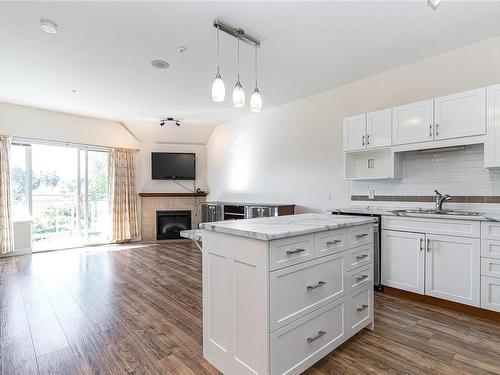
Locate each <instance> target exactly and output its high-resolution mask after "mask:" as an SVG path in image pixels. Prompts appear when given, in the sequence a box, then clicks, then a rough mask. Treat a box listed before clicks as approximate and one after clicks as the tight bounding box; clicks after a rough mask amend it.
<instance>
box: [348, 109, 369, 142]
mask: <svg viewBox="0 0 500 375" xmlns="http://www.w3.org/2000/svg"><path fill="white" fill-rule="evenodd" d="M364 148H366V115H365V114H362V115H357V116H352V117H347V118H345V119H344V150H345V151H352V150H362V149H364Z"/></svg>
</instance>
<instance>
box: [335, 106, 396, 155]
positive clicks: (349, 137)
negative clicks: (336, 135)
mask: <svg viewBox="0 0 500 375" xmlns="http://www.w3.org/2000/svg"><path fill="white" fill-rule="evenodd" d="M390 145H391V110H390V109H384V110H383V111H377V112H370V113H367V114H366V115H365V114H363V115H357V116H352V117H347V118H345V119H344V150H345V151H356V150H364V149H371V148H378V147H386V146H390Z"/></svg>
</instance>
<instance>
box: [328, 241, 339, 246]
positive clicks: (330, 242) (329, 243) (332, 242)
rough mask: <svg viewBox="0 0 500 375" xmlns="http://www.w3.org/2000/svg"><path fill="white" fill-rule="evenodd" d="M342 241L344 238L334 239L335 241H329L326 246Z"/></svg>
mask: <svg viewBox="0 0 500 375" xmlns="http://www.w3.org/2000/svg"><path fill="white" fill-rule="evenodd" d="M340 242H342V240H333V241H328V242H327V243H326V246H330V245H335V244H338V243H340Z"/></svg>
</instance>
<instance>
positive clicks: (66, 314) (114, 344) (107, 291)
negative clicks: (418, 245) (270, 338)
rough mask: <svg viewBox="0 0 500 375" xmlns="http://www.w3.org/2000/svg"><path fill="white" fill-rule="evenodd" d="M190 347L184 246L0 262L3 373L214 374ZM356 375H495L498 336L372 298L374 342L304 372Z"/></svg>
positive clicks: (193, 277) (359, 340)
mask: <svg viewBox="0 0 500 375" xmlns="http://www.w3.org/2000/svg"><path fill="white" fill-rule="evenodd" d="M201 341H202V327H201V255H200V253H199V251H198V249H197V248H196V246H195V245H194V244H191V243H188V242H176V243H173V242H170V243H162V244H144V245H134V246H132V245H131V246H106V247H96V248H90V249H81V250H67V251H59V252H52V253H43V254H36V255H33V256H23V257H13V258H3V259H0V357H1V361H0V366H1V373H2V374H22V375H25V374H71V375H73V374H75V375H83V374H187V375H189V374H196V375H199V374H218V373H219V372H218V371H217V370H215V369H214V368H213V367H212V366H211V365H210V364H209V363H208V362H207V361H205V360H204V359H203V357H202V344H201ZM367 373H372V374H421V375H423V374H500V326H499V324H498V322H494V321H489V320H486V319H482V318H477V317H473V316H469V315H466V314H464V313H459V312H455V311H450V310H446V309H444V308H441V307H437V306H431V305H425V304H422V303H420V302H413V301H411V300H408V299H403V298H400V297H394V296H387V295H384V294H380V293H377V294H376V307H375V331H374V332H370V331H367V330H365V331H362V332H360V333H359V334H358V335H356V336H355V337H354V338H353V339H351V340H350V341H348V342H346V343H345V344H344V345H342V346H341V347H340V348H339V349H338V350H336V351H335V352H333V353H331V354H330V355H329V356H327V357H326V358H324V359H323V360H321V361H320V362H318V363H317V364H316V365H315V366H314V367H313V368H311V369H310V370H308V371H307V372H306V374H308V375H319V374H322V375H324V374H367ZM235 375H237V374H235Z"/></svg>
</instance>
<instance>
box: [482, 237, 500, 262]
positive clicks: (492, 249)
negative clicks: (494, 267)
mask: <svg viewBox="0 0 500 375" xmlns="http://www.w3.org/2000/svg"><path fill="white" fill-rule="evenodd" d="M481 256H483V257H488V258H495V259H500V241H491V240H481Z"/></svg>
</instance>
